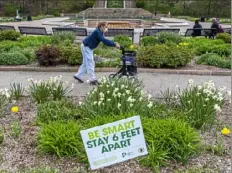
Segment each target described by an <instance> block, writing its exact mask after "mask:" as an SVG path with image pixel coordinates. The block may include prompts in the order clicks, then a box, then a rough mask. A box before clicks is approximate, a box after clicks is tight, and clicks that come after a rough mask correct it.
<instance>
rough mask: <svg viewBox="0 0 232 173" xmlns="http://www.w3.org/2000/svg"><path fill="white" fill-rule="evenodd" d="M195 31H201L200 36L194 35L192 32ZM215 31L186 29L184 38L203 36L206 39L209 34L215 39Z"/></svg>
mask: <svg viewBox="0 0 232 173" xmlns="http://www.w3.org/2000/svg"><path fill="white" fill-rule="evenodd" d="M197 30H201V34H200V35H195V34H194V31H197ZM215 30H216V29H214V28H199V29H198V28H197V29H192V28H191V29H187V31H186V32H185V37H201V36H205V37H208V36H209V35H210V34H212V35H211V36H212V37H213V38H214V37H215Z"/></svg>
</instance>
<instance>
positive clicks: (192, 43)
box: [0, 31, 230, 69]
mask: <svg viewBox="0 0 232 173" xmlns="http://www.w3.org/2000/svg"><path fill="white" fill-rule="evenodd" d="M218 38H219V39H217V40H210V39H205V38H183V37H182V36H179V35H177V34H174V33H162V32H161V33H159V34H157V36H156V37H153V36H146V37H143V38H142V39H141V41H140V44H139V45H133V44H132V40H131V39H130V38H129V37H126V36H116V37H114V38H113V40H114V41H116V42H118V43H119V44H120V45H123V46H124V47H125V49H126V50H134V51H136V52H137V63H138V66H139V67H142V68H143V67H145V68H147V67H149V68H180V67H184V66H186V65H188V64H189V63H190V62H191V61H197V64H205V65H210V66H217V67H220V68H229V69H230V65H229V63H228V62H229V56H230V44H229V40H230V38H229V36H228V35H227V34H221V35H219V36H218ZM74 40H75V35H74V34H73V33H72V32H61V33H56V34H54V35H53V36H38V37H34V36H20V35H19V34H18V33H17V32H15V31H1V32H0V53H1V56H0V65H28V64H29V65H30V64H35V63H38V64H39V65H41V66H56V65H69V66H70V65H80V64H81V62H82V55H81V49H80V44H77V43H74ZM208 53H213V54H216V55H217V58H212V59H211V58H208V59H209V60H206V59H207V58H200V59H202V60H198V59H199V57H197V56H203V57H206V56H208V55H205V54H208ZM121 56H122V52H121V51H119V50H117V49H115V48H112V47H107V46H105V45H103V44H102V43H100V45H99V47H98V48H96V49H95V50H94V57H95V60H96V66H97V67H116V66H119V65H120V58H121ZM208 57H209V56H208Z"/></svg>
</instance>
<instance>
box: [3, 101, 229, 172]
mask: <svg viewBox="0 0 232 173" xmlns="http://www.w3.org/2000/svg"><path fill="white" fill-rule="evenodd" d="M72 99H73V100H74V101H75V102H77V103H78V102H79V98H78V97H75V98H72ZM15 104H16V105H18V106H19V109H20V111H19V112H18V113H11V112H10V108H11V106H12V105H9V107H8V108H9V109H8V111H7V113H6V114H5V116H4V117H0V125H1V126H3V127H5V137H4V138H5V139H4V142H3V144H2V145H1V146H0V170H1V169H2V170H7V171H12V172H15V171H17V170H22V169H25V168H37V167H46V166H49V167H50V168H54V169H58V170H60V171H61V172H81V173H84V172H89V168H88V167H87V166H86V165H84V164H80V163H78V161H77V160H76V159H75V158H65V157H64V158H62V159H60V158H58V157H57V156H54V155H47V154H41V153H38V150H37V149H36V134H37V132H38V130H39V127H38V126H36V125H35V122H34V119H35V116H36V106H35V104H34V103H33V102H32V101H31V99H30V98H29V97H24V98H23V99H22V100H21V101H17V102H16V103H15ZM217 119H218V122H220V124H221V125H223V126H224V125H227V126H228V127H230V129H231V128H232V116H231V104H230V103H229V102H228V101H226V103H225V104H224V107H223V111H222V112H221V113H220V114H218V115H217ZM13 121H19V123H20V125H21V127H22V131H21V135H20V137H19V138H15V137H13V136H12V135H11V127H10V126H11V123H12V122H13ZM220 128H221V127H220ZM220 130H221V129H219V128H218V123H217V125H215V126H213V127H212V128H211V129H210V130H208V131H206V132H204V133H202V134H201V139H202V143H203V144H211V145H214V144H216V143H217V141H218V140H220V141H221V142H222V143H223V146H224V147H225V148H226V149H227V150H228V151H227V152H226V153H225V154H224V155H223V156H217V155H215V154H213V153H212V152H203V153H202V154H201V155H200V156H198V157H196V158H193V159H191V160H190V161H189V162H188V163H187V165H182V164H176V163H170V164H169V165H168V166H167V167H164V168H161V169H160V172H161V173H171V172H174V170H178V169H186V168H189V167H191V166H195V167H207V168H209V169H211V170H217V171H216V172H219V173H230V172H231V159H230V156H229V151H231V143H230V141H231V137H232V136H231V135H230V136H228V137H226V136H222V135H221V132H220ZM90 172H98V173H118V172H120V173H152V172H153V171H152V170H151V169H149V168H144V167H141V166H140V165H139V164H138V161H137V160H136V159H134V160H130V161H127V162H124V163H119V164H115V165H112V166H109V167H106V168H103V169H99V170H97V171H90Z"/></svg>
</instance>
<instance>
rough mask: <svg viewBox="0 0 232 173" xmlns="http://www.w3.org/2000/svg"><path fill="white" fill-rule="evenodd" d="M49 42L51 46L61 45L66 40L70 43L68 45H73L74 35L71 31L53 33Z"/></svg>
mask: <svg viewBox="0 0 232 173" xmlns="http://www.w3.org/2000/svg"><path fill="white" fill-rule="evenodd" d="M51 40H52V43H53V44H62V43H64V41H66V40H68V41H70V43H73V42H74V40H75V33H74V32H72V31H61V32H55V33H54V34H53V35H52V36H51Z"/></svg>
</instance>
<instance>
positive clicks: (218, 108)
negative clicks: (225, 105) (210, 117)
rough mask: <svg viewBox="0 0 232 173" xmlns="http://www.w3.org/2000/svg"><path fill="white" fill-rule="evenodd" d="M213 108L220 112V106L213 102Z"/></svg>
mask: <svg viewBox="0 0 232 173" xmlns="http://www.w3.org/2000/svg"><path fill="white" fill-rule="evenodd" d="M214 109H215V110H216V111H217V112H221V111H222V110H221V107H220V106H218V104H215V105H214Z"/></svg>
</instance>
